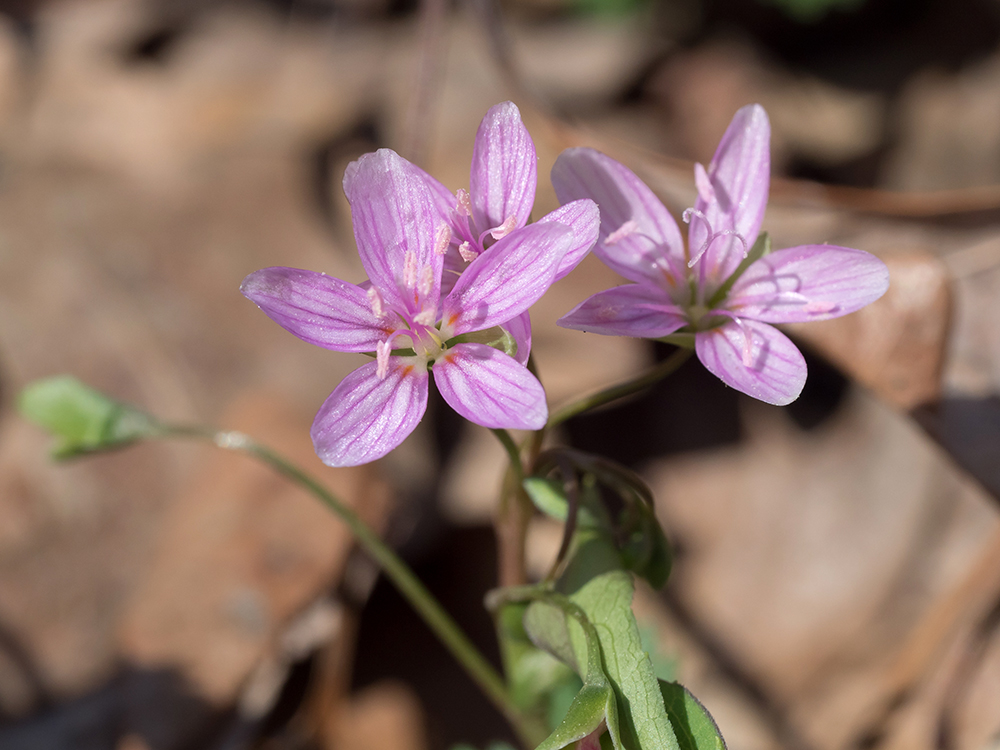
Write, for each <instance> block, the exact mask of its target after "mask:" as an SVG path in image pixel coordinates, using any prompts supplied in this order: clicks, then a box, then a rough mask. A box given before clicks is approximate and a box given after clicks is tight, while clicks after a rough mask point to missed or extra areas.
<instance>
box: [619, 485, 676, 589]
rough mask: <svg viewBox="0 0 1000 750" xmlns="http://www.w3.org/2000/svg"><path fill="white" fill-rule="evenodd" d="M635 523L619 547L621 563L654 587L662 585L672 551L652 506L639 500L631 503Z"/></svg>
mask: <svg viewBox="0 0 1000 750" xmlns="http://www.w3.org/2000/svg"><path fill="white" fill-rule="evenodd" d="M635 512H636V513H637V515H638V526H637V528H636V530H635V531H633V532H632V533H631V534H629V536H628V537H627V538H626V540H625V543H624V544H623V545H622V548H621V555H622V563H623V564H624V565H625V567H626V568H628V569H629V570H631V571H633V572H634V573H635V574H636V575H638V576H641V577H642V578H645V579H646V580H647V581H648V582H649V585H650V586H652V587H653V588H654V589H661V588H663V587H664V586H665V585H666V583H667V579H668V578H669V577H670V569H671V568H672V567H673V553H672V551H671V549H670V542H668V541H667V537H666V535H665V534H664V533H663V529H662V528H661V527H660V522H659V521H658V520H657V518H656V514H655V513H654V512H653V509H652V508H650V507H649V506H648V505H646V504H645V503H642V502H638V503H636V505H635Z"/></svg>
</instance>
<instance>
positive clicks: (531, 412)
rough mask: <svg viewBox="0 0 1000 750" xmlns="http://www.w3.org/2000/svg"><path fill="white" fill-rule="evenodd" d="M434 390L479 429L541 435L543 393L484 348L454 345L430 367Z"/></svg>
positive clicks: (518, 367)
mask: <svg viewBox="0 0 1000 750" xmlns="http://www.w3.org/2000/svg"><path fill="white" fill-rule="evenodd" d="M434 384H435V385H436V386H437V389H438V391H439V392H440V393H441V396H442V398H444V400H445V401H446V402H448V405H449V406H450V407H451V408H452V409H454V410H455V411H456V412H458V413H459V414H461V415H462V416H463V417H465V418H466V419H468V420H469V421H471V422H475V423H476V424H481V425H483V426H484V427H491V428H495V429H496V428H504V429H515V430H538V429H541V428H542V427H543V426H544V425H545V422H546V420H547V419H548V407H547V406H546V404H545V390H544V389H543V388H542V384H541V383H539V382H538V380H537V378H535V376H534V375H532V374H531V373H530V372H528V369H527V368H526V367H524V365H522V364H520V363H518V362H516V361H515V360H513V359H512V358H511V357H508V356H507V355H506V354H504V353H503V352H499V351H497V350H496V349H494V348H492V347H490V346H486V345H485V344H471V343H469V344H457V345H455V346H454V347H453V348H452V349H450V350H448V352H446V353H445V355H444V356H443V357H442V358H441V359H439V360H438V361H437V362H435V363H434Z"/></svg>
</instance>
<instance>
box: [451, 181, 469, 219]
mask: <svg viewBox="0 0 1000 750" xmlns="http://www.w3.org/2000/svg"><path fill="white" fill-rule="evenodd" d="M455 197H456V198H458V203H457V205H456V206H455V210H456V211H457V212H458V215H459V216H472V198H471V197H470V196H469V191H468V190H463V189H462V188H459V189H458V192H457V193H455Z"/></svg>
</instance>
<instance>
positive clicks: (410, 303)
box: [344, 148, 445, 314]
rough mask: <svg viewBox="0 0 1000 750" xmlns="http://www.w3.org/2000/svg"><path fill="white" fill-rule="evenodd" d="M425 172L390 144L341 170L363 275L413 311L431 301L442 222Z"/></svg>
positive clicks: (436, 288) (389, 298)
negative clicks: (391, 147)
mask: <svg viewBox="0 0 1000 750" xmlns="http://www.w3.org/2000/svg"><path fill="white" fill-rule="evenodd" d="M425 175H426V173H424V172H423V170H421V169H419V168H418V167H416V166H414V165H413V164H410V162H408V161H406V159H404V158H403V157H401V156H399V155H398V154H397V153H395V152H394V151H390V150H389V149H385V148H383V149H379V150H378V151H376V152H374V153H371V154H365V155H364V156H362V157H361V158H360V159H358V160H357V161H355V162H352V163H351V164H350V165H349V166H348V168H347V170H346V171H345V172H344V193H346V195H347V200H348V201H349V202H350V204H351V220H352V222H353V224H354V238H355V240H356V242H357V245H358V253H359V255H360V256H361V263H362V265H364V267H365V270H366V271H367V272H368V278H369V279H370V280H371V281H372V283H373V284H374V285H375V286H376V287H377V288H378V289H379V291H380V292H381V293H382V294H383V295H385V296H386V302H387V303H388V304H390V305H400V306H401V307H402V308H403V309H404V310H406V311H407V312H410V313H413V314H416V313H419V312H420V311H421V310H422V309H424V308H425V307H427V306H430V305H436V303H437V300H438V297H439V296H440V288H441V287H440V285H441V266H442V263H443V260H444V258H443V255H442V254H440V253H439V252H437V251H436V248H437V246H438V237H439V233H440V231H441V226H442V225H443V224H445V220H444V218H442V217H441V216H440V214H439V212H438V210H437V206H438V204H437V203H436V202H435V197H434V196H433V195H432V194H431V191H430V189H429V188H428V186H427V182H426V177H425Z"/></svg>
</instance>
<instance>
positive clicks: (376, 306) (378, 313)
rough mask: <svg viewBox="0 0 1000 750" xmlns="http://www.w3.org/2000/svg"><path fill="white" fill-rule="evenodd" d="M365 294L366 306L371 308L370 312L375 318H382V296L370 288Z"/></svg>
mask: <svg viewBox="0 0 1000 750" xmlns="http://www.w3.org/2000/svg"><path fill="white" fill-rule="evenodd" d="M366 294H367V295H368V304H369V305H371V306H372V312H373V313H375V317H376V318H381V317H382V316H384V315H385V304H384V303H383V301H382V295H381V294H380V293H379V290H378V289H376V288H375V287H373V286H370V287H368V291H367V292H366Z"/></svg>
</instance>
